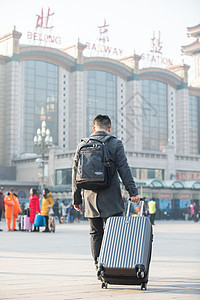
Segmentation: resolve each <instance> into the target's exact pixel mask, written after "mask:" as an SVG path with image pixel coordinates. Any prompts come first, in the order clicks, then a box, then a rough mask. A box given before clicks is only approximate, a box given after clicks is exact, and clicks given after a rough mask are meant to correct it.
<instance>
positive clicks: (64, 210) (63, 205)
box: [60, 200, 67, 222]
mask: <svg viewBox="0 0 200 300" xmlns="http://www.w3.org/2000/svg"><path fill="white" fill-rule="evenodd" d="M60 206H61V213H62V218H63V219H62V220H63V222H64V221H66V217H67V203H66V201H65V200H62V203H61V205H60Z"/></svg>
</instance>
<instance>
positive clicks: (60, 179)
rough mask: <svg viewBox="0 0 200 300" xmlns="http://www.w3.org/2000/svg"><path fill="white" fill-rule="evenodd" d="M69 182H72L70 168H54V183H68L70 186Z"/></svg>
mask: <svg viewBox="0 0 200 300" xmlns="http://www.w3.org/2000/svg"><path fill="white" fill-rule="evenodd" d="M63 146H64V145H63ZM71 184H72V169H71V168H68V169H60V170H56V185H69V186H70V187H71Z"/></svg>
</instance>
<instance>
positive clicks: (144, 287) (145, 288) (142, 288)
mask: <svg viewBox="0 0 200 300" xmlns="http://www.w3.org/2000/svg"><path fill="white" fill-rule="evenodd" d="M141 290H145V291H146V290H147V283H146V282H143V283H142V284H141Z"/></svg>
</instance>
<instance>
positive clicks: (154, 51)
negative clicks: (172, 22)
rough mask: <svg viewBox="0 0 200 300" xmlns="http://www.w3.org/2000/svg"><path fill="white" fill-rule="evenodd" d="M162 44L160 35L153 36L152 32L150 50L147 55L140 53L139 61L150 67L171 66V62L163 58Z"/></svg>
mask: <svg viewBox="0 0 200 300" xmlns="http://www.w3.org/2000/svg"><path fill="white" fill-rule="evenodd" d="M162 44H163V42H161V33H160V31H159V32H158V34H157V35H156V34H155V31H153V37H152V38H151V48H150V51H149V53H147V54H146V53H142V55H141V59H143V60H144V61H145V62H146V63H147V64H149V65H150V66H154V67H155V66H160V65H166V66H169V65H172V64H173V63H172V61H171V59H169V58H166V57H163V46H162Z"/></svg>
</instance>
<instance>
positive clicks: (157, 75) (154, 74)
mask: <svg viewBox="0 0 200 300" xmlns="http://www.w3.org/2000/svg"><path fill="white" fill-rule="evenodd" d="M140 79H141V80H143V79H152V80H158V81H162V82H165V83H167V84H169V85H171V86H172V87H174V88H176V87H177V86H179V85H180V84H182V82H183V81H182V78H181V77H180V76H178V75H177V74H174V73H173V72H171V71H169V70H166V69H160V68H145V69H142V70H140Z"/></svg>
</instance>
